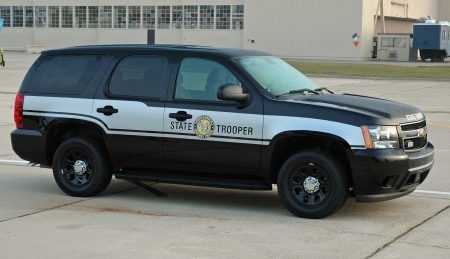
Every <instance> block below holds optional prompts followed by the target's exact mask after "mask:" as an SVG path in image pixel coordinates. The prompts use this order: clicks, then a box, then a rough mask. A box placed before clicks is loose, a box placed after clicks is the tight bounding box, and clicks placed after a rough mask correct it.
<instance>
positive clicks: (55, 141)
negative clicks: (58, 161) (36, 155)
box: [46, 119, 112, 166]
mask: <svg viewBox="0 0 450 259" xmlns="http://www.w3.org/2000/svg"><path fill="white" fill-rule="evenodd" d="M73 137H84V138H88V139H92V140H95V141H96V142H98V143H100V144H102V145H104V146H103V147H104V148H105V150H106V151H107V152H108V154H107V157H108V158H109V161H110V163H111V162H112V160H111V156H110V152H109V148H108V147H109V146H110V142H109V139H108V137H107V134H106V133H105V131H104V130H103V128H102V127H100V126H99V125H97V124H96V123H93V122H89V121H84V120H78V119H61V120H56V121H53V122H52V123H51V126H50V127H49V128H48V132H47V143H46V147H47V151H46V153H47V161H48V162H49V163H48V165H49V166H51V165H52V161H53V156H54V154H55V151H56V149H57V148H58V147H59V145H61V143H63V142H64V141H65V140H67V139H70V138H73Z"/></svg>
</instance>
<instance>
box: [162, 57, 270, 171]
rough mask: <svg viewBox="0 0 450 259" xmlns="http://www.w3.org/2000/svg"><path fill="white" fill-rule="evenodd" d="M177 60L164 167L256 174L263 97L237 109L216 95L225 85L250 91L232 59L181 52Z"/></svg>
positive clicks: (169, 102)
mask: <svg viewBox="0 0 450 259" xmlns="http://www.w3.org/2000/svg"><path fill="white" fill-rule="evenodd" d="M178 59H179V60H180V63H179V65H178V66H177V67H174V68H173V73H174V74H176V82H174V85H175V86H174V87H172V89H171V91H169V94H168V98H167V99H168V100H167V103H166V109H165V112H164V126H163V128H164V134H163V137H164V156H165V164H166V168H167V169H168V170H170V171H179V172H183V173H185V174H202V175H208V176H211V175H216V176H219V175H223V176H226V177H236V178H241V177H252V176H258V175H259V169H260V156H261V143H262V142H261V140H262V126H263V116H262V100H261V99H260V98H259V97H258V96H257V95H254V94H253V95H252V100H251V101H250V102H249V103H248V105H247V106H246V107H238V104H237V103H235V102H226V101H221V100H218V99H217V89H218V87H219V86H221V85H223V84H227V83H228V84H237V85H241V86H242V87H243V88H244V89H245V91H247V92H248V91H249V90H248V89H247V88H246V87H245V85H244V83H243V81H242V80H241V79H240V78H239V76H238V74H239V72H238V71H237V69H236V68H235V67H234V66H233V65H232V62H231V61H230V60H220V59H217V58H215V57H214V56H208V55H204V56H200V55H195V54H180V56H179V57H178ZM247 83H248V82H247Z"/></svg>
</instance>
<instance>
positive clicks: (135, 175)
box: [114, 171, 272, 190]
mask: <svg viewBox="0 0 450 259" xmlns="http://www.w3.org/2000/svg"><path fill="white" fill-rule="evenodd" d="M114 175H115V177H116V178H117V179H123V180H137V181H144V182H157V183H172V184H183V185H195V186H206V187H216V188H228V189H241V190H272V184H271V183H270V182H264V181H255V180H243V179H227V178H214V177H204V176H191V175H180V174H166V173H147V172H146V173H142V172H131V171H120V172H117V173H115V174H114Z"/></svg>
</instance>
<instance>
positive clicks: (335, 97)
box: [291, 94, 423, 125]
mask: <svg viewBox="0 0 450 259" xmlns="http://www.w3.org/2000/svg"><path fill="white" fill-rule="evenodd" d="M291 101H293V102H300V103H305V104H314V105H318V106H326V107H333V106H334V108H339V109H344V110H350V111H352V112H356V113H362V114H365V115H371V116H374V117H376V118H377V119H378V120H379V122H380V124H381V125H394V124H395V125H398V124H400V123H405V122H413V121H419V120H422V119H423V115H422V112H421V110H420V109H419V108H416V107H414V106H411V105H407V104H403V103H398V102H394V101H389V100H384V99H378V98H373V97H367V96H360V95H349V94H323V95H308V96H306V97H305V96H303V97H302V98H298V97H297V98H293V99H291Z"/></svg>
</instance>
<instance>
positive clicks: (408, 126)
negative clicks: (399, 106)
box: [401, 121, 427, 131]
mask: <svg viewBox="0 0 450 259" xmlns="http://www.w3.org/2000/svg"><path fill="white" fill-rule="evenodd" d="M425 126H427V122H426V121H421V122H417V123H413V124H406V125H402V126H401V128H402V131H410V130H417V129H421V128H424V127H425Z"/></svg>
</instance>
